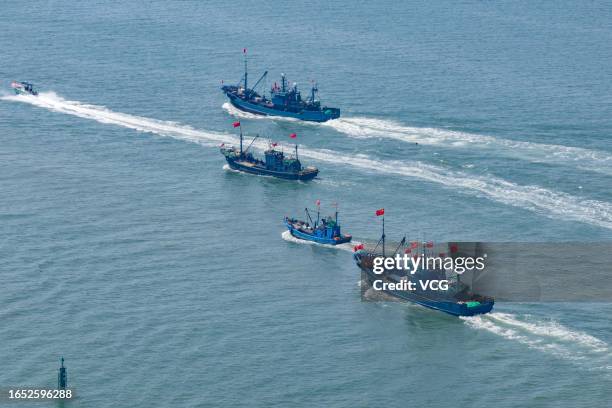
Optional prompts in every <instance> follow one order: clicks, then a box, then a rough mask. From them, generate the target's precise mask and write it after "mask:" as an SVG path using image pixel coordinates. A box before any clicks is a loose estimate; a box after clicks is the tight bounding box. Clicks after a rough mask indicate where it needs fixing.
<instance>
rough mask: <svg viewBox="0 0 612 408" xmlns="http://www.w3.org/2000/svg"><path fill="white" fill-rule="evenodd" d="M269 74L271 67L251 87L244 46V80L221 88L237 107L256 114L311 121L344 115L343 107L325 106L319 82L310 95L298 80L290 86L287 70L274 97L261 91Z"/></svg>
mask: <svg viewBox="0 0 612 408" xmlns="http://www.w3.org/2000/svg"><path fill="white" fill-rule="evenodd" d="M267 75H268V71H265V72H264V73H263V75H262V76H261V77H260V78H259V79H258V80H257V82H255V85H253V87H252V88H249V87H248V71H247V59H246V50H244V76H243V77H242V79H241V80H240V83H239V84H238V85H223V86H222V87H221V90H222V91H223V93H225V95H227V97H228V98H229V101H230V103H231V104H232V105H233V106H234V107H236V108H237V109H240V110H242V111H245V112H249V113H253V114H256V115H266V116H282V117H288V118H294V119H299V120H305V121H310V122H326V121H328V120H330V119H337V118H339V117H340V109H338V108H331V107H328V106H321V101H319V100H318V99H317V92H318V91H319V89H318V87H317V85H316V84H315V83H313V84H312V87H311V89H310V94H309V96H308V98H306V99H302V94H301V92H300V91H299V90H298V87H297V84H296V83H294V84H293V85H291V86H289V84H288V83H287V79H286V78H285V74H281V82H280V85H279V84H277V83H276V82H275V83H274V85H272V88H271V89H270V98H267V97H266V96H265V94H259V93H257V91H256V88H257V86H258V85H259V84H260V82H261V81H262V80H263V79H264V78H266V76H267Z"/></svg>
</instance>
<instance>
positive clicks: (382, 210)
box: [376, 208, 385, 217]
mask: <svg viewBox="0 0 612 408" xmlns="http://www.w3.org/2000/svg"><path fill="white" fill-rule="evenodd" d="M381 215H385V209H384V208H381V209H380V210H376V216H377V217H380V216H381Z"/></svg>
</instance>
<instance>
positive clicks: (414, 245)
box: [410, 241, 419, 249]
mask: <svg viewBox="0 0 612 408" xmlns="http://www.w3.org/2000/svg"><path fill="white" fill-rule="evenodd" d="M418 247H419V243H418V242H416V241H414V242H411V243H410V248H412V249H416V248H418Z"/></svg>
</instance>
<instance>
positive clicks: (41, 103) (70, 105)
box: [2, 92, 236, 144]
mask: <svg viewBox="0 0 612 408" xmlns="http://www.w3.org/2000/svg"><path fill="white" fill-rule="evenodd" d="M2 99H3V100H10V101H17V102H25V103H29V104H32V105H35V106H38V107H41V108H45V109H49V110H51V111H54V112H60V113H65V114H68V115H73V116H78V117H80V118H84V119H91V120H95V121H97V122H100V123H105V124H113V125H119V126H123V127H126V128H130V129H134V130H139V131H142V132H151V133H155V134H160V135H164V136H172V137H176V138H180V139H184V140H191V141H194V142H199V143H206V144H215V143H233V142H235V140H236V138H235V137H232V136H230V135H227V134H223V133H215V132H208V131H202V130H197V129H194V128H192V127H190V126H186V125H181V124H179V123H176V122H172V121H162V120H156V119H149V118H145V117H141V116H135V115H129V114H125V113H119V112H113V111H111V110H109V109H107V108H105V107H104V106H98V105H89V104H84V103H80V102H77V101H69V100H66V99H64V98H62V97H60V96H58V95H56V94H55V93H53V92H44V93H40V94H39V95H38V96H31V95H11V96H4V97H2Z"/></svg>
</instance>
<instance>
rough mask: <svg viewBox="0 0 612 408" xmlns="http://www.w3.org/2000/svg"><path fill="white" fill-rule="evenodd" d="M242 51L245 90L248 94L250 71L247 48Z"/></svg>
mask: <svg viewBox="0 0 612 408" xmlns="http://www.w3.org/2000/svg"><path fill="white" fill-rule="evenodd" d="M242 53H243V54H244V92H245V94H246V92H247V89H248V86H247V78H248V76H249V74H248V72H247V54H246V48H243V49H242Z"/></svg>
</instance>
